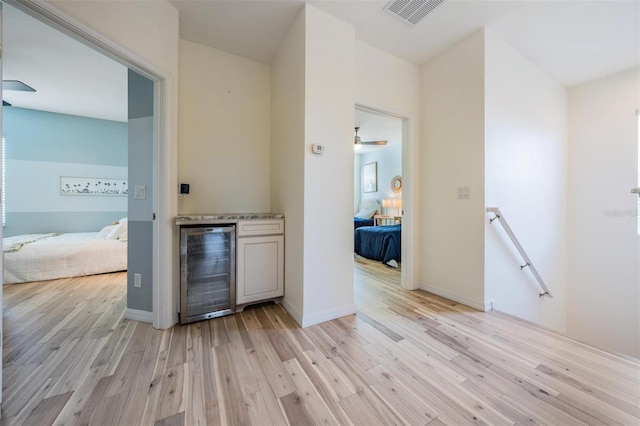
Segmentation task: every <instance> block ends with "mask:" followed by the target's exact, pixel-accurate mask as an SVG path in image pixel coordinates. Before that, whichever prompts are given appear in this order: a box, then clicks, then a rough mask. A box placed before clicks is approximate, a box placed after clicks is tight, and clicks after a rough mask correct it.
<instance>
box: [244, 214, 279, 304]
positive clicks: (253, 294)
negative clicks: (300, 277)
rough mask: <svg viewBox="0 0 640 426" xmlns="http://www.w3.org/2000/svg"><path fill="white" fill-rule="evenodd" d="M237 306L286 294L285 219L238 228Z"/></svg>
mask: <svg viewBox="0 0 640 426" xmlns="http://www.w3.org/2000/svg"><path fill="white" fill-rule="evenodd" d="M237 232H238V241H237V245H236V250H237V276H236V283H237V288H236V305H243V304H246V303H252V302H259V301H262V300H268V299H273V298H277V297H281V296H283V295H284V220H280V219H279V220H241V221H238V225H237Z"/></svg>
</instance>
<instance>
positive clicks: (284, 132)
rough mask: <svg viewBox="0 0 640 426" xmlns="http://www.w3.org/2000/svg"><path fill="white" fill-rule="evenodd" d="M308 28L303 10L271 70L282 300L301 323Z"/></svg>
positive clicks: (273, 188)
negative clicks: (281, 226) (280, 220)
mask: <svg viewBox="0 0 640 426" xmlns="http://www.w3.org/2000/svg"><path fill="white" fill-rule="evenodd" d="M304 32H305V22H304V11H303V12H301V14H300V15H299V16H298V18H297V20H296V22H295V23H294V25H293V27H292V28H291V29H290V30H289V33H288V34H287V36H286V37H285V39H284V41H283V42H282V44H281V45H280V48H279V49H278V52H277V54H276V57H275V59H274V61H273V64H272V70H271V90H272V97H271V112H272V113H271V168H270V170H271V179H270V180H271V185H270V187H271V209H272V210H273V211H277V212H282V213H284V215H285V227H286V229H285V234H286V244H285V265H284V267H285V272H284V281H285V291H284V301H283V305H284V306H285V308H286V310H287V312H289V314H290V315H291V316H292V317H293V318H295V320H296V321H297V322H298V323H299V324H301V323H302V312H303V310H304V309H303V305H304V300H303V297H304V279H303V261H304V260H303V259H304V246H303V245H304V237H305V236H304V179H305V175H304V157H305V152H304V150H305V142H304V137H305V118H304V113H305V105H304V99H305V96H304V81H305V78H304V70H305V62H304V57H305V46H304V40H305V36H304Z"/></svg>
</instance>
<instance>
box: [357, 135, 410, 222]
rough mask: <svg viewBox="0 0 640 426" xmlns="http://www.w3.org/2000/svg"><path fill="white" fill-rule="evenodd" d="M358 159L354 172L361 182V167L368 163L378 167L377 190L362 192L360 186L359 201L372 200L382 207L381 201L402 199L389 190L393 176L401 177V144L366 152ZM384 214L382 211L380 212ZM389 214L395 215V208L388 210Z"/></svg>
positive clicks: (400, 195) (399, 195)
mask: <svg viewBox="0 0 640 426" xmlns="http://www.w3.org/2000/svg"><path fill="white" fill-rule="evenodd" d="M356 157H360V160H359V163H360V167H359V168H358V170H356V173H358V175H359V177H360V181H361V180H362V166H364V165H365V164H369V163H374V162H375V163H377V165H378V190H377V191H376V192H363V189H364V188H362V185H360V186H359V187H358V194H359V195H360V199H362V200H367V199H374V200H377V201H378V202H379V203H380V205H382V200H383V199H392V198H402V194H401V193H400V194H396V193H394V192H393V191H392V190H391V179H393V177H394V176H402V144H395V145H389V146H385V147H383V148H379V149H376V150H375V151H371V152H368V153H366V154H362V155H356ZM382 211H383V213H384V209H383V210H382ZM388 212H389V213H390V214H395V212H396V208H395V207H390V208H389V209H388Z"/></svg>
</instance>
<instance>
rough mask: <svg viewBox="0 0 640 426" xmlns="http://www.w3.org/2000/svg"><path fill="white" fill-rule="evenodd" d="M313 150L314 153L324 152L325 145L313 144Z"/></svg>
mask: <svg viewBox="0 0 640 426" xmlns="http://www.w3.org/2000/svg"><path fill="white" fill-rule="evenodd" d="M311 150H312V151H313V153H314V154H324V145H320V144H317V143H314V144H313V145H311Z"/></svg>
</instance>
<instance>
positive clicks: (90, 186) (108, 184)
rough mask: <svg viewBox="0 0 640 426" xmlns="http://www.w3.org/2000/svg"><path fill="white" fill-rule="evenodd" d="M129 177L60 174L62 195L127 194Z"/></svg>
mask: <svg viewBox="0 0 640 426" xmlns="http://www.w3.org/2000/svg"><path fill="white" fill-rule="evenodd" d="M128 194H129V188H128V183H127V178H122V179H118V178H91V177H76V176H60V195H98V196H125V197H126V196H127V195H128Z"/></svg>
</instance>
